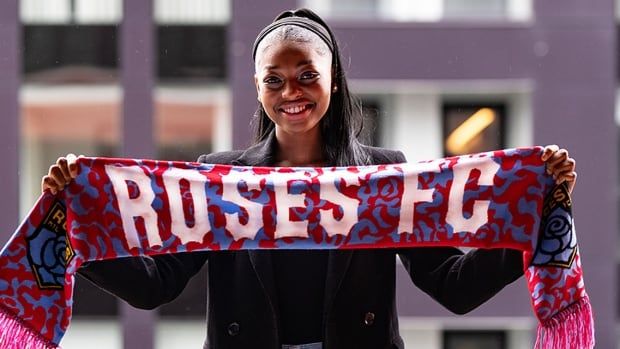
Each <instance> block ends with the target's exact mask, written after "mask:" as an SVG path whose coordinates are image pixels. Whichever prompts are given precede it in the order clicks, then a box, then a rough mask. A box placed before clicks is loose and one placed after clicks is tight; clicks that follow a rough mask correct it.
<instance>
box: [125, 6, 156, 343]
mask: <svg viewBox="0 0 620 349" xmlns="http://www.w3.org/2000/svg"><path fill="white" fill-rule="evenodd" d="M152 13H153V1H152V0H131V1H124V2H123V21H122V23H121V28H120V40H119V52H120V65H121V83H122V88H123V105H122V145H123V146H122V154H121V156H123V157H131V158H143V159H149V158H151V159H152V158H154V157H155V155H156V150H155V140H154V133H153V118H154V102H153V93H154V92H153V90H154V88H155V60H156V57H157V56H156V50H155V46H154V45H155V37H154V36H155V27H154V24H153V16H152ZM145 14H151V15H150V16H145ZM119 306H120V312H119V314H120V315H121V321H122V325H123V327H122V328H123V347H124V348H127V349H129V348H145V349H147V348H154V347H155V346H154V340H155V339H154V325H155V321H156V318H157V311H146V310H139V309H136V308H133V307H131V306H130V305H129V304H127V303H125V302H124V301H121V300H119Z"/></svg>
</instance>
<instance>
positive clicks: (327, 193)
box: [318, 171, 359, 236]
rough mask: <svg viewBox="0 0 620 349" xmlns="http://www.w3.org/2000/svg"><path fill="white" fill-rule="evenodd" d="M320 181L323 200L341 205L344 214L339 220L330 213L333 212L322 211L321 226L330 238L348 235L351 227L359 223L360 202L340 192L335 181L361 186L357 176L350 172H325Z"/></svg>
mask: <svg viewBox="0 0 620 349" xmlns="http://www.w3.org/2000/svg"><path fill="white" fill-rule="evenodd" d="M318 180H319V183H321V193H320V196H321V199H323V200H327V201H329V202H331V203H333V204H336V205H339V206H340V207H341V208H342V213H343V214H342V218H341V219H340V220H337V219H336V218H335V216H334V215H333V214H332V213H330V212H329V211H331V210H327V209H323V210H321V211H322V212H321V219H320V224H321V226H322V227H323V228H324V229H325V231H326V232H327V235H329V236H334V235H336V234H340V235H345V236H346V235H348V234H349V231H350V230H351V227H353V225H355V223H357V222H358V219H357V209H358V207H359V201H358V200H356V199H353V198H350V197H348V196H346V195H344V194H343V193H341V192H339V191H338V189H337V187H336V183H335V181H336V180H342V181H344V183H345V184H346V185H359V178H358V176H357V174H356V173H353V172H349V171H340V172H338V173H336V172H332V171H325V172H323V174H321V175H320V176H318Z"/></svg>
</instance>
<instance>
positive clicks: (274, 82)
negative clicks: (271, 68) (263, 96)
mask: <svg viewBox="0 0 620 349" xmlns="http://www.w3.org/2000/svg"><path fill="white" fill-rule="evenodd" d="M263 84H265V85H267V87H271V88H274V87H278V86H279V85H281V84H282V80H280V78H278V77H277V76H267V77H266V78H264V79H263Z"/></svg>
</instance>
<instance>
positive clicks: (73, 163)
mask: <svg viewBox="0 0 620 349" xmlns="http://www.w3.org/2000/svg"><path fill="white" fill-rule="evenodd" d="M80 157H82V155H80ZM77 159H78V158H77V157H76V156H75V154H67V163H68V165H69V166H68V167H69V175H70V176H71V178H75V177H77V170H78V167H77Z"/></svg>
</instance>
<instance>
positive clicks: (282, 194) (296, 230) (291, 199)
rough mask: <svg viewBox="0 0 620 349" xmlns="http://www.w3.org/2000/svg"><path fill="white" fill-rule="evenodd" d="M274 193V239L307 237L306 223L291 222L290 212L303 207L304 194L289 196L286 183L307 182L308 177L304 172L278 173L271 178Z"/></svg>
mask: <svg viewBox="0 0 620 349" xmlns="http://www.w3.org/2000/svg"><path fill="white" fill-rule="evenodd" d="M271 179H272V181H273V187H274V191H275V193H276V203H277V212H276V221H277V224H276V231H275V234H274V237H275V238H276V239H279V238H283V237H302V238H307V237H308V222H307V221H295V222H293V221H291V215H290V210H291V208H295V207H304V206H305V203H304V200H305V198H306V194H304V193H301V194H290V193H289V189H288V183H289V182H291V181H307V180H308V177H307V176H306V174H305V173H304V172H289V173H285V172H278V173H273V174H272V177H271Z"/></svg>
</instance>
